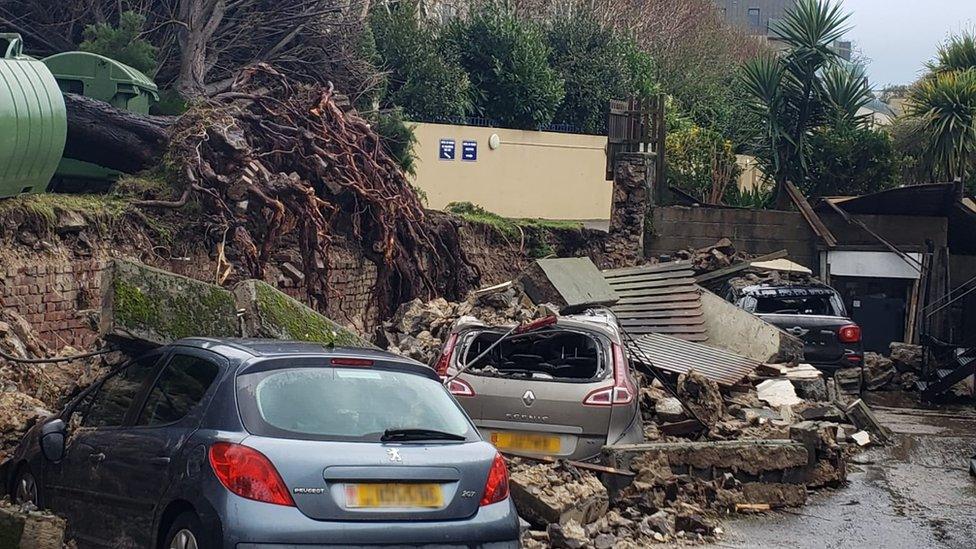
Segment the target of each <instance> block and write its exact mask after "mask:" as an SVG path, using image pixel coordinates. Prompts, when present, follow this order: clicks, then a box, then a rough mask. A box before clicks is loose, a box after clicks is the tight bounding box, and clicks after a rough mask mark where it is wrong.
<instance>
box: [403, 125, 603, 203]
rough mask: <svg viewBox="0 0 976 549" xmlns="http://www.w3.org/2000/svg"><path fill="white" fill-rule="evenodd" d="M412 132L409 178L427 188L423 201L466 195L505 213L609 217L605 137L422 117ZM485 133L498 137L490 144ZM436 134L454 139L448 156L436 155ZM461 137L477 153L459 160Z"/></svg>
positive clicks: (461, 198)
mask: <svg viewBox="0 0 976 549" xmlns="http://www.w3.org/2000/svg"><path fill="white" fill-rule="evenodd" d="M414 133H415V135H416V136H417V141H418V143H417V148H416V153H417V156H418V161H417V175H416V177H415V179H414V184H415V185H416V186H417V187H418V188H420V189H422V190H423V191H424V192H425V193H427V206H428V207H429V208H433V209H443V208H444V207H445V206H446V205H447V204H449V203H451V202H471V203H473V204H477V205H479V206H481V207H483V208H485V209H486V210H489V211H491V212H494V213H496V214H499V215H502V216H505V217H533V218H543V219H573V220H605V219H609V218H610V200H611V194H612V192H613V183H612V182H611V181H606V180H605V179H606V174H605V170H606V153H605V152H604V151H605V147H606V143H607V138H606V137H605V136H599V135H578V134H564V133H551V132H538V131H524V130H508V129H502V128H479V127H472V126H453V125H446V124H426V123H421V124H416V129H415V132H414ZM492 134H497V135H498V139H499V145H498V148H496V149H494V150H492V149H491V148H490V147H489V145H488V142H489V138H490V137H491V135H492ZM441 139H453V140H454V144H455V156H454V160H440V159H439V149H440V140H441ZM463 141H475V142H477V147H478V149H477V150H478V157H477V160H475V161H465V160H462V159H461V155H462V150H461V149H462V142H463Z"/></svg>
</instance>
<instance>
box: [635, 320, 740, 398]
mask: <svg viewBox="0 0 976 549" xmlns="http://www.w3.org/2000/svg"><path fill="white" fill-rule="evenodd" d="M634 346H636V347H637V350H636V351H635V349H634V348H633V347H634ZM628 350H629V351H630V355H631V358H632V359H633V360H635V361H637V362H641V363H644V362H646V361H649V362H650V363H651V364H649V366H653V367H655V368H659V369H661V370H664V371H667V372H673V373H676V374H684V373H687V372H689V371H690V370H695V371H696V372H698V373H700V374H702V375H703V376H705V377H706V378H708V379H710V380H712V381H714V382H715V383H718V384H719V385H725V386H730V385H735V384H736V383H738V382H739V381H741V380H742V378H744V377H746V376H747V375H749V374H750V373H751V372H752V371H753V370H755V369H756V368H757V367H759V362H758V361H755V360H752V359H750V358H746V357H744V356H740V355H737V354H735V353H730V352H728V351H724V350H721V349H716V348H714V347H709V346H707V345H699V344H697V343H692V342H690V341H685V340H684V339H679V338H678V337H672V336H669V335H665V334H661V333H650V334H645V335H642V336H640V337H638V338H636V339H635V340H634V342H633V343H632V344H628ZM638 351H639V352H638ZM645 357H646V359H645Z"/></svg>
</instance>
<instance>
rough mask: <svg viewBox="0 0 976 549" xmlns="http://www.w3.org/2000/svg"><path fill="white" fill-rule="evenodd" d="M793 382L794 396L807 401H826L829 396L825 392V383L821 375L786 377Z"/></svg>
mask: <svg viewBox="0 0 976 549" xmlns="http://www.w3.org/2000/svg"><path fill="white" fill-rule="evenodd" d="M787 380H789V382H790V383H792V384H793V389H794V390H795V391H796V396H798V397H800V398H802V399H803V400H806V401H809V402H827V401H829V400H830V396H829V395H828V394H827V384H826V383H825V382H824V379H823V377H820V376H817V377H795V378H794V377H787Z"/></svg>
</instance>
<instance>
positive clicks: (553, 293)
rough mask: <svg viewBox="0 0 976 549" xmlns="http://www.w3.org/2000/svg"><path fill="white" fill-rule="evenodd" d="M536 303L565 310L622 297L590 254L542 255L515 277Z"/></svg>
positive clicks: (574, 309) (599, 303)
mask: <svg viewBox="0 0 976 549" xmlns="http://www.w3.org/2000/svg"><path fill="white" fill-rule="evenodd" d="M515 283H516V284H517V285H520V286H521V287H522V288H523V289H524V291H525V293H526V295H528V296H529V298H531V299H532V301H534V302H535V303H550V304H552V305H554V306H555V307H556V308H558V309H559V311H560V312H563V313H572V312H579V311H582V310H584V309H587V308H592V307H601V306H607V305H613V304H614V303H616V302H617V301H618V300H619V299H620V297H619V296H618V295H617V293H616V292H615V291H614V290H613V289H612V288H611V287H610V285H609V284H607V282H606V281H605V280H604V279H603V276H602V275H601V274H600V271H599V270H598V269H597V268H596V265H594V264H593V261H591V260H590V259H589V258H588V257H564V258H554V259H538V260H536V261H535V262H534V263H532V265H530V266H529V268H528V269H526V270H525V271H524V272H523V273H522V274H521V275H519V277H518V278H517V279H516V280H515Z"/></svg>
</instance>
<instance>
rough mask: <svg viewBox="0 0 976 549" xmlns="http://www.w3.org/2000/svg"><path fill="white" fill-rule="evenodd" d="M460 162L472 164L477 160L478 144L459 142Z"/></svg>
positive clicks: (475, 142)
mask: <svg viewBox="0 0 976 549" xmlns="http://www.w3.org/2000/svg"><path fill="white" fill-rule="evenodd" d="M461 160H467V161H468V162H474V161H476V160H478V142H477V141H462V142H461Z"/></svg>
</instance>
